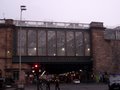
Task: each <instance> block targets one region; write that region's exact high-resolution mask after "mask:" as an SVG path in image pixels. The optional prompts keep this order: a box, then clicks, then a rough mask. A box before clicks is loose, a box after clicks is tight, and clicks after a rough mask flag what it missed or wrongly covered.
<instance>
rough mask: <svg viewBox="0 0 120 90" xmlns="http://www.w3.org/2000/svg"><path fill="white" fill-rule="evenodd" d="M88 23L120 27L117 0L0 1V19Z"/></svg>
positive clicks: (119, 5)
mask: <svg viewBox="0 0 120 90" xmlns="http://www.w3.org/2000/svg"><path fill="white" fill-rule="evenodd" d="M20 5H26V8H27V10H26V11H24V12H23V14H22V16H23V20H33V21H53V22H54V21H55V22H74V23H90V22H92V21H97V22H104V25H105V26H118V25H119V26H120V10H119V9H120V0H0V19H3V18H6V19H17V20H19V19H20Z"/></svg>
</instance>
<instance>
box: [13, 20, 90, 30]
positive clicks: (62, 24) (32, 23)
mask: <svg viewBox="0 0 120 90" xmlns="http://www.w3.org/2000/svg"><path fill="white" fill-rule="evenodd" d="M14 24H15V25H16V26H26V27H51V28H52V27H53V28H75V29H88V28H89V24H86V23H68V22H47V21H20V20H14Z"/></svg>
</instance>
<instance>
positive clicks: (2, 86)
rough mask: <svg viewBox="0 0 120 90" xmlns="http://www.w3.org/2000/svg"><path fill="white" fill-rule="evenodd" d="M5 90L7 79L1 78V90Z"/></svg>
mask: <svg viewBox="0 0 120 90" xmlns="http://www.w3.org/2000/svg"><path fill="white" fill-rule="evenodd" d="M4 89H5V79H4V78H0V90H4Z"/></svg>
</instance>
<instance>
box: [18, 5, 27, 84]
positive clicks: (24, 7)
mask: <svg viewBox="0 0 120 90" xmlns="http://www.w3.org/2000/svg"><path fill="white" fill-rule="evenodd" d="M25 10H26V6H25V5H21V6H20V31H19V81H20V82H21V30H22V11H25Z"/></svg>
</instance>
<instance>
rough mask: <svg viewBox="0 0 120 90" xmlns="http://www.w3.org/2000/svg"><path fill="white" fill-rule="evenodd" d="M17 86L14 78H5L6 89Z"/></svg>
mask: <svg viewBox="0 0 120 90" xmlns="http://www.w3.org/2000/svg"><path fill="white" fill-rule="evenodd" d="M14 86H15V82H14V80H13V79H12V78H5V87H6V88H11V87H14Z"/></svg>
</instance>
